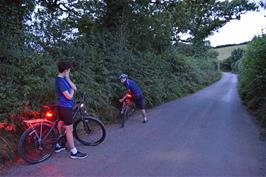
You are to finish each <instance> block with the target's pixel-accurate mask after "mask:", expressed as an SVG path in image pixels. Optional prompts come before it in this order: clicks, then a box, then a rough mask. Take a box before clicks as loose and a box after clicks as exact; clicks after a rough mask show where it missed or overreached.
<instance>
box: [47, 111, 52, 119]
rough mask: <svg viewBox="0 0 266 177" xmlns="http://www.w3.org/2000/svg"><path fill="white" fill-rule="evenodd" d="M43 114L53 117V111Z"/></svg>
mask: <svg viewBox="0 0 266 177" xmlns="http://www.w3.org/2000/svg"><path fill="white" fill-rule="evenodd" d="M45 116H46V117H48V118H50V117H53V113H51V112H47V113H46V114H45Z"/></svg>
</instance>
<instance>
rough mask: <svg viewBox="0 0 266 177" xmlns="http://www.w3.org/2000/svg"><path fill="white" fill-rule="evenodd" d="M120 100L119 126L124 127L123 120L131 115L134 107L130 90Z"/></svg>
mask: <svg viewBox="0 0 266 177" xmlns="http://www.w3.org/2000/svg"><path fill="white" fill-rule="evenodd" d="M124 98H125V99H124V100H123V101H122V109H121V111H120V114H121V128H124V126H125V122H126V121H127V119H128V118H129V116H130V115H132V114H133V113H134V112H135V111H136V109H135V105H134V103H133V95H132V93H130V92H127V93H126V97H124Z"/></svg>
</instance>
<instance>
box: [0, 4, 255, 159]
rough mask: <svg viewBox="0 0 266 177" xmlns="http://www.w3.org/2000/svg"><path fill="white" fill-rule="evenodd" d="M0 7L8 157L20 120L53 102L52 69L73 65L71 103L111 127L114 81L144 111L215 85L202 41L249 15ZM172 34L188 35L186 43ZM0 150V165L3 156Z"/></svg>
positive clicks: (164, 8) (205, 8) (234, 10)
mask: <svg viewBox="0 0 266 177" xmlns="http://www.w3.org/2000/svg"><path fill="white" fill-rule="evenodd" d="M0 7H1V8H0V20H1V26H0V63H1V65H0V79H1V83H0V99H1V102H0V122H1V123H2V122H3V123H5V124H7V125H14V129H12V130H11V131H12V133H9V132H7V130H6V129H5V130H4V129H1V128H0V131H1V136H3V138H4V139H5V140H7V143H6V144H9V145H10V147H12V149H16V148H13V147H14V146H16V143H17V139H18V135H19V134H20V133H21V131H22V130H23V128H24V126H23V123H22V120H23V119H25V118H35V117H36V116H38V115H36V114H35V113H34V111H32V110H38V108H39V107H40V105H42V104H49V103H53V102H54V100H55V93H54V92H55V91H54V77H55V75H56V73H57V70H56V63H57V61H59V60H69V61H71V62H72V63H73V64H74V68H73V69H72V72H71V74H72V75H71V77H72V78H73V80H74V82H75V83H76V84H77V85H78V89H79V92H78V93H77V97H78V96H79V94H80V93H81V91H86V92H87V93H88V99H87V106H88V109H89V112H92V113H96V114H97V115H99V116H100V117H101V118H102V119H103V120H104V121H110V122H112V121H116V118H117V115H118V113H119V107H120V105H119V103H118V98H119V97H121V96H122V93H123V91H124V88H123V87H122V86H121V85H119V83H118V82H117V74H119V73H121V72H125V73H128V74H129V76H130V78H132V79H134V80H136V81H137V83H139V85H140V86H141V88H142V89H143V92H144V95H145V98H146V99H145V100H146V104H147V106H148V107H152V106H154V105H158V104H161V103H163V102H166V101H168V100H171V99H176V98H178V97H180V96H183V95H186V94H189V93H192V92H194V91H196V90H198V89H200V88H202V87H204V86H206V85H208V84H209V83H211V82H213V81H214V80H216V79H218V78H219V73H218V72H217V70H216V64H215V63H216V60H215V59H216V54H215V53H211V52H206V51H208V49H209V47H210V46H208V45H207V43H204V40H205V38H206V37H208V36H209V35H210V34H211V33H212V32H213V31H214V30H217V29H218V28H220V27H221V26H223V25H224V24H225V23H226V22H228V21H229V20H231V19H234V18H236V17H237V18H238V17H240V14H242V13H244V12H246V11H247V10H254V9H255V6H254V4H253V3H248V2H247V1H246V0H245V1H239V0H233V1H230V2H228V1H224V2H221V3H220V2H218V1H214V0H212V1H208V2H207V1H202V2H201V3H199V4H197V3H196V1H190V0H185V1H155V2H154V1H149V0H134V1H133V0H125V1H122V0H108V1H107V0H102V1H87V0H80V1H73V0H36V1H33V0H28V1H16V0H11V1H9V0H3V1H1V2H0ZM219 19H221V20H219ZM217 20H218V21H217ZM179 32H182V33H189V34H191V36H192V38H191V40H190V41H188V42H189V43H186V44H184V43H182V42H180V40H179V39H180V38H179V37H180V36H179V35H180V34H179ZM191 44H193V45H191ZM1 138H2V137H1ZM6 144H5V143H2V142H1V144H0V146H1V147H2V146H6ZM0 149H2V151H0V155H1V157H2V154H5V153H6V152H8V153H9V150H8V149H6V148H0ZM11 153H13V155H14V153H15V152H11ZM6 154H7V153H6ZM13 155H12V156H9V155H8V156H5V157H4V159H3V160H6V159H8V158H11V159H12V158H14V156H13ZM1 160H2V159H1Z"/></svg>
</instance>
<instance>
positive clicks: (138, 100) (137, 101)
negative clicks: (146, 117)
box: [133, 96, 144, 109]
mask: <svg viewBox="0 0 266 177" xmlns="http://www.w3.org/2000/svg"><path fill="white" fill-rule="evenodd" d="M133 101H134V103H135V104H136V107H137V108H139V109H144V97H143V96H136V97H134V98H133Z"/></svg>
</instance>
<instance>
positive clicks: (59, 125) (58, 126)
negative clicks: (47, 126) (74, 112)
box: [57, 120, 64, 136]
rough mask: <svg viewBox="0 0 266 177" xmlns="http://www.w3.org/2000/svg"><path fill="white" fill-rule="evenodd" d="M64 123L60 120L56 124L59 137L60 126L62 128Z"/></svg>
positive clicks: (60, 132)
mask: <svg viewBox="0 0 266 177" xmlns="http://www.w3.org/2000/svg"><path fill="white" fill-rule="evenodd" d="M63 124H64V122H63V121H62V120H60V121H59V122H58V123H57V130H58V132H59V135H60V136H61V134H62V130H61V129H62V126H63Z"/></svg>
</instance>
